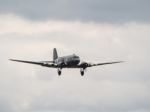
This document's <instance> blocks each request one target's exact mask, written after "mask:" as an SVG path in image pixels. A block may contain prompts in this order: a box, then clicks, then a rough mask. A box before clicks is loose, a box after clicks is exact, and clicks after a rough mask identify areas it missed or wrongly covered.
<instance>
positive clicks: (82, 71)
mask: <svg viewBox="0 0 150 112" xmlns="http://www.w3.org/2000/svg"><path fill="white" fill-rule="evenodd" d="M80 73H81V76H84V69H83V68H81V69H80Z"/></svg>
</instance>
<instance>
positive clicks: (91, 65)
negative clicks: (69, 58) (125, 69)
mask: <svg viewBox="0 0 150 112" xmlns="http://www.w3.org/2000/svg"><path fill="white" fill-rule="evenodd" d="M122 62H123V61H115V62H106V63H97V64H91V63H87V62H83V63H81V64H80V65H78V67H79V68H87V67H93V66H102V65H108V64H116V63H122Z"/></svg>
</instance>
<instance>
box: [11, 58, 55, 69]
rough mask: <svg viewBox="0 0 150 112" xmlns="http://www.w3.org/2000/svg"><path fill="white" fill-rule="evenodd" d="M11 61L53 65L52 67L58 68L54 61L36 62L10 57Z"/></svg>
mask: <svg viewBox="0 0 150 112" xmlns="http://www.w3.org/2000/svg"><path fill="white" fill-rule="evenodd" d="M10 60H11V61H16V62H22V63H28V64H35V65H41V66H45V67H52V68H57V65H55V64H54V63H53V61H39V62H34V61H24V60H15V59H10Z"/></svg>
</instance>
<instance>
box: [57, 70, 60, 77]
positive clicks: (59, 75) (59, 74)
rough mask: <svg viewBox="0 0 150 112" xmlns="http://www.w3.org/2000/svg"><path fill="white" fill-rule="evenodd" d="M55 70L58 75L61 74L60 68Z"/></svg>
mask: <svg viewBox="0 0 150 112" xmlns="http://www.w3.org/2000/svg"><path fill="white" fill-rule="evenodd" d="M57 72H58V75H59V76H60V75H61V68H58V69H57Z"/></svg>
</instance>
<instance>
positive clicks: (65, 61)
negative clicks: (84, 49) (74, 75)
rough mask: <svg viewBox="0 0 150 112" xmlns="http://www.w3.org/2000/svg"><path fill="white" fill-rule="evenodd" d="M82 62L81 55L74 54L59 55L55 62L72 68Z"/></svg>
mask: <svg viewBox="0 0 150 112" xmlns="http://www.w3.org/2000/svg"><path fill="white" fill-rule="evenodd" d="M79 63H80V58H79V56H77V55H75V54H73V55H69V56H63V57H58V58H57V59H56V60H55V64H57V65H58V66H60V67H63V68H71V67H74V66H76V65H78V64H79Z"/></svg>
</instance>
